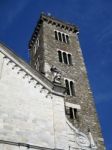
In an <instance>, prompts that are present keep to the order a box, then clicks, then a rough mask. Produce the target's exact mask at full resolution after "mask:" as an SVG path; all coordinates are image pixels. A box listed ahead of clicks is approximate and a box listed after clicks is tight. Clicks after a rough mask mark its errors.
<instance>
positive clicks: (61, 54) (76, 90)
mask: <svg viewBox="0 0 112 150" xmlns="http://www.w3.org/2000/svg"><path fill="white" fill-rule="evenodd" d="M78 33H79V30H78V28H77V27H76V26H75V25H72V24H69V23H65V22H63V21H60V20H58V19H55V18H54V17H52V16H49V15H45V14H41V16H40V19H39V21H38V23H37V26H36V28H35V30H34V33H33V35H32V38H31V40H30V42H29V49H30V58H31V60H30V64H31V66H32V67H33V68H35V69H36V70H37V71H39V72H41V73H42V74H43V75H44V76H45V77H46V78H48V79H49V80H51V81H52V82H54V84H57V85H59V86H60V84H61V85H63V86H65V87H66V96H65V113H66V117H67V119H68V120H69V122H71V124H72V125H73V126H75V127H76V128H77V129H79V130H80V131H81V132H83V133H85V134H86V135H89V134H90V135H91V136H92V137H93V139H94V142H95V144H96V147H97V148H96V149H98V150H104V143H103V138H102V134H101V128H100V124H99V121H98V118H97V114H96V110H95V104H94V101H93V96H92V92H91V89H90V86H89V82H88V77H87V72H86V68H85V64H84V60H83V55H82V51H81V48H80V44H79V40H78Z"/></svg>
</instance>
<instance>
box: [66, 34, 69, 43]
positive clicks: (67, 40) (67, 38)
mask: <svg viewBox="0 0 112 150" xmlns="http://www.w3.org/2000/svg"><path fill="white" fill-rule="evenodd" d="M66 42H67V43H68V44H69V36H68V35H66Z"/></svg>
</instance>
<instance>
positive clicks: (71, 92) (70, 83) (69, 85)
mask: <svg viewBox="0 0 112 150" xmlns="http://www.w3.org/2000/svg"><path fill="white" fill-rule="evenodd" d="M65 86H66V90H67V95H70V96H75V89H74V82H73V81H70V80H67V79H65Z"/></svg>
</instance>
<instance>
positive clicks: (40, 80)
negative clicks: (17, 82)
mask: <svg viewBox="0 0 112 150" xmlns="http://www.w3.org/2000/svg"><path fill="white" fill-rule="evenodd" d="M0 52H1V53H2V54H3V55H4V59H8V62H7V65H9V64H10V63H12V64H13V66H12V70H14V69H15V68H16V67H18V68H19V70H18V72H17V73H18V74H19V73H20V72H24V76H23V79H24V78H25V77H26V76H29V77H30V79H29V83H31V82H32V81H35V85H34V88H36V86H37V85H38V84H40V85H42V90H43V89H46V90H48V94H54V95H58V96H62V97H64V92H65V88H64V87H62V86H58V85H54V84H53V83H52V82H51V81H49V80H48V79H47V78H45V77H44V76H43V75H42V74H40V73H39V72H37V71H36V70H34V69H33V68H32V67H31V66H29V65H28V64H27V63H26V62H24V61H23V60H22V59H21V58H19V57H18V56H17V55H15V54H14V53H13V52H12V51H10V50H9V48H7V47H6V46H4V45H3V44H1V43H0ZM42 90H41V92H42ZM46 97H48V95H47V96H46Z"/></svg>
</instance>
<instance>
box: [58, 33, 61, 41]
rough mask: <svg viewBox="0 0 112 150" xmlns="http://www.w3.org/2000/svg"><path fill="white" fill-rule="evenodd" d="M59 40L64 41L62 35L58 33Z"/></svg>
mask: <svg viewBox="0 0 112 150" xmlns="http://www.w3.org/2000/svg"><path fill="white" fill-rule="evenodd" d="M58 36H59V40H60V41H62V37H61V33H60V32H58Z"/></svg>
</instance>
